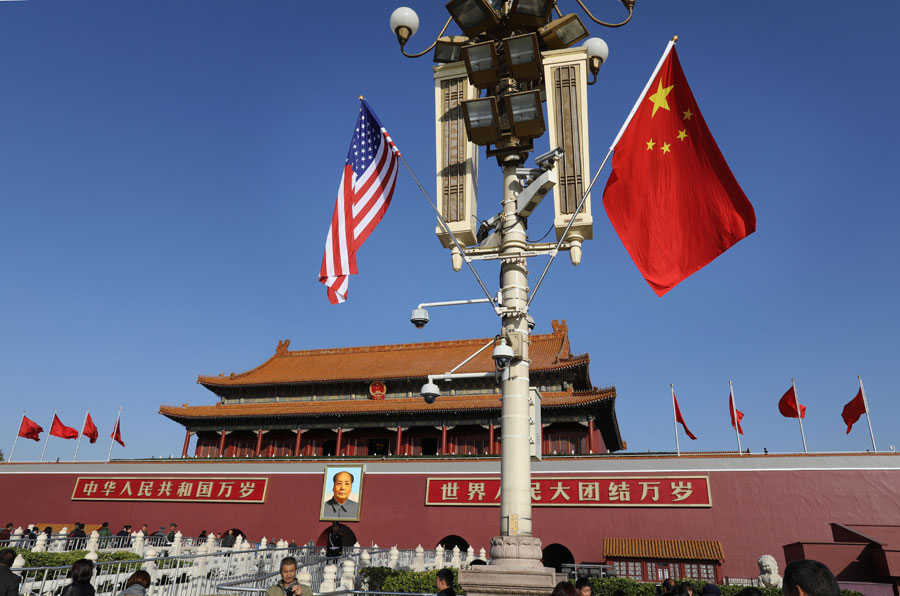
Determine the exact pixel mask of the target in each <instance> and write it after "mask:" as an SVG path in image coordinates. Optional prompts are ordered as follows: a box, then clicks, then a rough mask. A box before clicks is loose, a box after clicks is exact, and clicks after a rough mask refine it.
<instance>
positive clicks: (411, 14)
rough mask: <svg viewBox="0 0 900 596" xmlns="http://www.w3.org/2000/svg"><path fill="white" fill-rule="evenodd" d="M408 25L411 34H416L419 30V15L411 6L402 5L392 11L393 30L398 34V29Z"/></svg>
mask: <svg viewBox="0 0 900 596" xmlns="http://www.w3.org/2000/svg"><path fill="white" fill-rule="evenodd" d="M400 27H406V28H407V29H409V36H410V37H412V36H413V35H415V33H416V31H418V30H419V15H417V14H416V11H414V10H413V9H411V8H408V7H406V6H401V7H400V8H398V9H397V10H395V11H394V12H392V13H391V32H392V33H394V34H396V33H397V29H398V28H400Z"/></svg>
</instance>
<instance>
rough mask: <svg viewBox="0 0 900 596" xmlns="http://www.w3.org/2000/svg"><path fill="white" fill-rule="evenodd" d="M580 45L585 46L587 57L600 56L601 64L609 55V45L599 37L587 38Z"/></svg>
mask: <svg viewBox="0 0 900 596" xmlns="http://www.w3.org/2000/svg"><path fill="white" fill-rule="evenodd" d="M581 45H583V46H584V47H586V48H587V54H588V58H600V63H601V64H602V63H603V62H606V59H607V58H608V57H609V46H608V45H606V42H605V41H603V40H602V39H600V38H599V37H591V38H588V40H587V41H585V42H584V43H583V44H581Z"/></svg>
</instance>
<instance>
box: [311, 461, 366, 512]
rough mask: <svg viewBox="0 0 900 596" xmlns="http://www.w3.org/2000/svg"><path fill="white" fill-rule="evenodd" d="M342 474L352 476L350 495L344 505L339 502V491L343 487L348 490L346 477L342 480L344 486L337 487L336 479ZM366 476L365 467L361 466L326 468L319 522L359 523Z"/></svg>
mask: <svg viewBox="0 0 900 596" xmlns="http://www.w3.org/2000/svg"><path fill="white" fill-rule="evenodd" d="M341 473H344V474H350V477H351V488H350V493H349V496H348V497H347V498H346V501H345V502H344V503H343V504H341V503H339V502H338V499H339V495H338V491H339V490H341V488H342V487H343V488H344V489H345V490H346V487H345V482H346V480H347V478H346V476H342V477H341V479H340V480H341V485H342V486H341V487H338V486H336V485H337V482H336V477H337V475H338V474H341ZM364 476H365V466H364V465H361V464H355V465H337V466H325V477H324V479H323V481H322V495H321V499H320V501H319V521H336V522H348V521H359V519H360V514H361V513H362V496H363V486H364V479H365V478H364ZM348 503H349V504H350V505H348Z"/></svg>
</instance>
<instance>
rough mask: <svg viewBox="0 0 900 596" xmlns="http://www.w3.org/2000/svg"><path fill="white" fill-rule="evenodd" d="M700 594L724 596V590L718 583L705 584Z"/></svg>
mask: <svg viewBox="0 0 900 596" xmlns="http://www.w3.org/2000/svg"><path fill="white" fill-rule="evenodd" d="M700 596H722V591H721V590H720V589H719V586H717V585H716V584H703V589H702V590H700Z"/></svg>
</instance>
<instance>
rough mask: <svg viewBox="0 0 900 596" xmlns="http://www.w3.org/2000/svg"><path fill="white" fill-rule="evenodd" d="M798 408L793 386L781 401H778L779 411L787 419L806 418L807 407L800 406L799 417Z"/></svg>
mask: <svg viewBox="0 0 900 596" xmlns="http://www.w3.org/2000/svg"><path fill="white" fill-rule="evenodd" d="M797 406H798V403H797V395H796V393H794V387H793V386H792V387H791V388H790V389H788V390H787V392H786V393H785V394H784V395H782V396H781V399H780V400H778V411H779V412H781V415H782V416H784V417H785V418H806V406H804V405H803V404H799V406H800V414H799V415H798V414H797Z"/></svg>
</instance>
